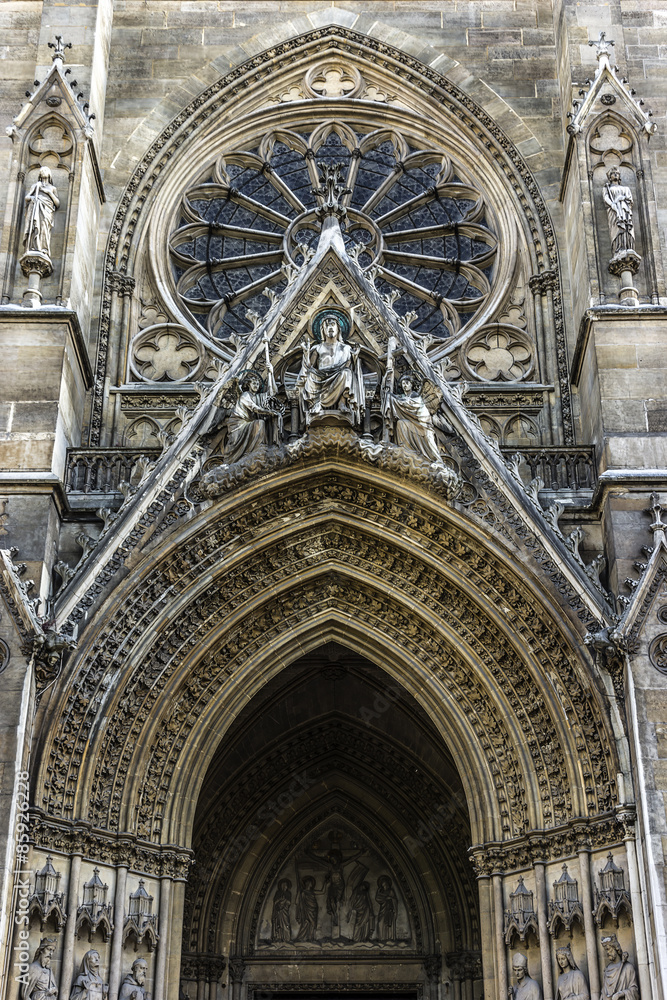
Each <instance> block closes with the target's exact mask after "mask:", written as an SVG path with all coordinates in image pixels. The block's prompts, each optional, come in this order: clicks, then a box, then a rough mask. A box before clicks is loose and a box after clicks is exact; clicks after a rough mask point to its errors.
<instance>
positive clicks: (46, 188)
mask: <svg viewBox="0 0 667 1000" xmlns="http://www.w3.org/2000/svg"><path fill="white" fill-rule="evenodd" d="M59 205H60V199H59V198H58V192H57V190H56V186H55V184H54V183H53V177H52V176H51V171H50V169H49V168H48V167H42V168H41V170H40V171H39V177H38V179H37V180H36V181H35V183H34V184H33V185H32V187H31V188H30V190H29V191H28V193H27V195H26V196H25V226H24V229H23V247H24V250H25V252H26V253H27V254H33V253H37V254H41V255H42V256H43V257H46V258H47V259H48V260H49V261H50V260H51V230H52V229H53V217H54V215H55V213H56V209H57V208H58V207H59Z"/></svg>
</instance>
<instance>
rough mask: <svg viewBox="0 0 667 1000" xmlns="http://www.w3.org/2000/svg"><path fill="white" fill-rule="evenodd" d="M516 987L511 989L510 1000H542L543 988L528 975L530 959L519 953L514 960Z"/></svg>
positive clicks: (513, 969) (513, 968)
mask: <svg viewBox="0 0 667 1000" xmlns="http://www.w3.org/2000/svg"><path fill="white" fill-rule="evenodd" d="M512 971H513V972H514V978H515V979H516V986H512V987H510V990H509V995H510V1000H542V987H541V986H540V984H539V983H538V982H537V980H536V979H531V977H530V975H529V974H528V959H527V958H526V956H525V955H522V954H521V952H519V951H517V952H516V954H515V955H514V958H513V959H512Z"/></svg>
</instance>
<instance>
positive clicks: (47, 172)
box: [39, 167, 53, 184]
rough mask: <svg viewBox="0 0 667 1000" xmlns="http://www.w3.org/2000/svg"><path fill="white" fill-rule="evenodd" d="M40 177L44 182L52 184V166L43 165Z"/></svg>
mask: <svg viewBox="0 0 667 1000" xmlns="http://www.w3.org/2000/svg"><path fill="white" fill-rule="evenodd" d="M39 179H40V181H41V182H42V183H43V184H51V183H52V181H53V177H52V176H51V169H50V167H42V168H41V169H40V171H39Z"/></svg>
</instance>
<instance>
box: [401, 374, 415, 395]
mask: <svg viewBox="0 0 667 1000" xmlns="http://www.w3.org/2000/svg"><path fill="white" fill-rule="evenodd" d="M413 386H414V381H413V379H412V375H401V389H402V390H403V392H404V394H405V395H406V396H409V395H410V393H411V392H412V388H413Z"/></svg>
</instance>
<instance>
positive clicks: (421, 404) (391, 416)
mask: <svg viewBox="0 0 667 1000" xmlns="http://www.w3.org/2000/svg"><path fill="white" fill-rule="evenodd" d="M396 347H397V341H396V338H395V337H390V338H389V345H388V348H387V370H386V372H385V376H384V378H383V380H382V414H383V417H384V421H385V430H386V432H388V431H389V428H390V427H391V428H392V429H393V438H394V444H396V445H398V446H399V447H401V448H409V449H410V450H411V451H416V452H417V454H418V455H421V456H422V457H423V458H426V459H427V460H428V461H429V462H435V463H437V464H438V465H442V464H443V461H442V457H441V455H440V450H439V448H438V445H437V442H436V439H435V427H436V425H437V426H438V427H439V428H440V430H442V431H444V432H445V433H446V434H453V428H452V427H451V425H450V424H449V422H448V421H447V420H446V419H445V418H444V416H443V415H442V414H440V413H437V412H436V413H434V414H433V415H432V414H431V412H430V410H429V408H428V406H427V405H426V402H425V401H424V398H423V396H422V393H421V388H422V381H423V380H422V379H421V377H420V376H419V375H417V374H416V373H414V372H404V374H402V375H401V376H400V378H399V386H400V392H395V391H394V379H395V372H394V352H395V350H396ZM387 436H388V434H387Z"/></svg>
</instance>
